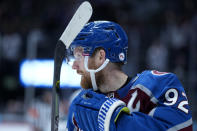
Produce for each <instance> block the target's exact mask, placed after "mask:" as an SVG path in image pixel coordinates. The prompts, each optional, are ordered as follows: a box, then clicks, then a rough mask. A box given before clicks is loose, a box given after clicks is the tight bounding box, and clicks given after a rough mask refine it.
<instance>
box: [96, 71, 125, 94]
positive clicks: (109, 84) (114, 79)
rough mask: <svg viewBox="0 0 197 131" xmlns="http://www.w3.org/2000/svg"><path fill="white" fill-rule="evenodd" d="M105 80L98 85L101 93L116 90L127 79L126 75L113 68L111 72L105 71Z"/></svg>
mask: <svg viewBox="0 0 197 131" xmlns="http://www.w3.org/2000/svg"><path fill="white" fill-rule="evenodd" d="M104 77H105V82H104V83H103V84H102V85H101V86H100V88H99V89H100V91H101V92H103V93H108V92H112V91H116V90H118V89H119V88H120V87H122V85H124V84H125V82H126V81H127V78H128V76H127V75H126V74H125V73H123V72H122V71H118V70H114V71H111V72H109V71H108V72H106V73H105V75H104Z"/></svg>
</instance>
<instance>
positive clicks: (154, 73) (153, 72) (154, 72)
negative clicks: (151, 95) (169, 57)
mask: <svg viewBox="0 0 197 131" xmlns="http://www.w3.org/2000/svg"><path fill="white" fill-rule="evenodd" d="M151 73H152V74H153V75H158V76H161V75H166V74H169V72H160V71H157V70H152V71H151Z"/></svg>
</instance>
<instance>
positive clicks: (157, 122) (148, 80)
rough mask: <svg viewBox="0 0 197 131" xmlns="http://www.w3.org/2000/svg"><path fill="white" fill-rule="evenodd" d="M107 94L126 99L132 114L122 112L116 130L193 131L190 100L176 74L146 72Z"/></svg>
mask: <svg viewBox="0 0 197 131" xmlns="http://www.w3.org/2000/svg"><path fill="white" fill-rule="evenodd" d="M107 96H108V97H115V98H118V99H120V100H122V101H124V102H125V103H126V105H127V107H128V108H129V110H130V113H131V115H128V114H124V113H123V114H122V115H120V117H119V118H118V120H117V121H116V125H117V129H116V130H117V131H128V130H133V131H192V117H191V111H190V109H189V105H188V100H187V97H186V94H185V91H184V88H183V87H182V85H181V83H180V81H179V80H178V79H177V77H176V75H175V74H173V73H166V72H158V71H155V70H153V71H144V72H142V73H141V74H138V75H137V76H136V77H135V78H134V79H132V80H130V81H129V82H128V83H127V84H126V85H125V86H124V87H122V88H121V89H119V90H117V91H116V92H111V93H109V94H107ZM72 122H73V123H75V122H74V121H72ZM75 124H76V123H75ZM73 126H74V125H73ZM71 128H72V127H71ZM71 128H70V129H71ZM73 129H74V128H73Z"/></svg>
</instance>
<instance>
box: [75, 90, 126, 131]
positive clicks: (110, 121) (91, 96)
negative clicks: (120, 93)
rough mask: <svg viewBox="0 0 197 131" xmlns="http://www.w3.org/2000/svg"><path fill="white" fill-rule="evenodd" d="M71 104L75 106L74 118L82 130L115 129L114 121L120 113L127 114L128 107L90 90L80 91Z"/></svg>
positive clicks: (121, 102) (107, 130)
mask: <svg viewBox="0 0 197 131" xmlns="http://www.w3.org/2000/svg"><path fill="white" fill-rule="evenodd" d="M73 104H74V105H75V106H76V111H75V112H74V117H75V120H76V122H77V124H78V126H79V128H80V129H82V130H84V131H109V130H115V127H116V126H115V122H116V120H117V118H118V116H119V115H120V113H121V112H126V113H128V114H129V109H128V108H127V107H126V106H125V103H124V102H123V101H121V100H118V99H116V98H108V97H106V96H105V95H103V94H98V93H96V92H94V91H92V90H84V91H82V92H81V93H80V94H79V95H78V96H77V97H76V99H75V100H74V101H73Z"/></svg>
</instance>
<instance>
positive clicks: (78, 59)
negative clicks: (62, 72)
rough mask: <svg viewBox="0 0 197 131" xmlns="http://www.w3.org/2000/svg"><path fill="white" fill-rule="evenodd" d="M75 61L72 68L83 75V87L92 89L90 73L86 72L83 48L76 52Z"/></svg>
mask: <svg viewBox="0 0 197 131" xmlns="http://www.w3.org/2000/svg"><path fill="white" fill-rule="evenodd" d="M74 57H75V61H74V62H73V65H72V68H73V69H74V70H76V71H77V73H78V74H79V75H81V83H80V84H81V86H82V88H84V89H90V88H92V83H91V78H90V74H89V72H87V71H86V70H85V67H84V55H83V48H81V47H77V48H75V50H74Z"/></svg>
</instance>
